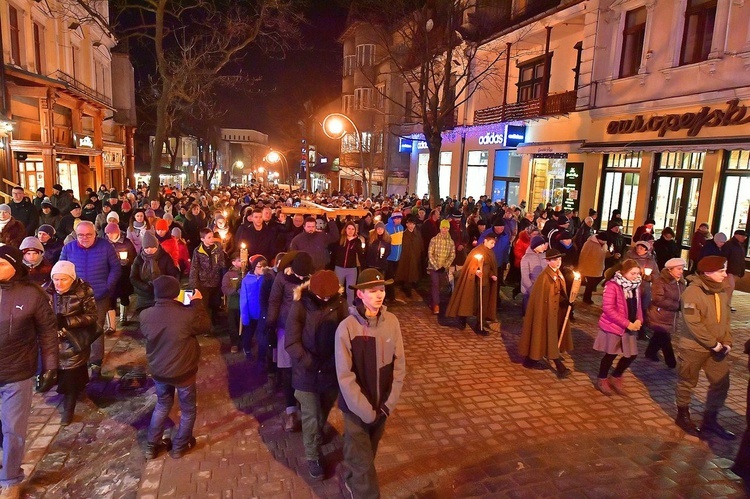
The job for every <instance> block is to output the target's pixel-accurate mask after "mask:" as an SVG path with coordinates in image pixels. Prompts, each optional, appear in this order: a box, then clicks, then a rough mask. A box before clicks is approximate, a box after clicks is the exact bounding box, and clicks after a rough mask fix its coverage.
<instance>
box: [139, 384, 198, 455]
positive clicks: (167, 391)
mask: <svg viewBox="0 0 750 499" xmlns="http://www.w3.org/2000/svg"><path fill="white" fill-rule="evenodd" d="M154 384H155V385H156V397H157V398H156V407H154V413H153V414H152V415H151V424H149V427H148V442H149V443H151V444H156V443H158V442H159V440H161V437H162V434H163V433H164V423H165V422H166V420H167V418H168V417H169V411H171V410H172V406H173V405H174V392H175V389H176V390H177V397H178V400H179V403H180V426H179V428H178V429H177V432H176V433H175V435H174V438H172V448H173V449H183V448H185V447H187V445H188V441H189V440H190V437H192V436H193V425H195V415H196V405H195V402H196V391H195V382H193V383H192V384H190V385H188V386H177V387H176V386H174V385H170V384H169V383H162V382H161V381H156V380H154Z"/></svg>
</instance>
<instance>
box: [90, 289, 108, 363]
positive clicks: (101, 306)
mask: <svg viewBox="0 0 750 499" xmlns="http://www.w3.org/2000/svg"><path fill="white" fill-rule="evenodd" d="M111 303H112V300H111V299H110V298H109V297H107V298H102V299H101V300H96V323H97V324H98V325H99V327H100V328H102V329H104V321H105V320H106V319H107V312H108V311H109V308H110V306H111ZM102 359H104V336H103V335H102V336H99V337H98V338H97V339H96V340H95V341H94V342H93V343H92V344H91V357H90V358H89V365H92V364H96V365H97V366H99V367H101V365H102Z"/></svg>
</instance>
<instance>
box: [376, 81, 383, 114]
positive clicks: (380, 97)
mask: <svg viewBox="0 0 750 499" xmlns="http://www.w3.org/2000/svg"><path fill="white" fill-rule="evenodd" d="M375 91H376V95H375V106H376V107H377V108H378V109H380V110H381V111H383V110H384V109H385V83H378V85H377V87H375Z"/></svg>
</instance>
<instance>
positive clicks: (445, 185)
mask: <svg viewBox="0 0 750 499" xmlns="http://www.w3.org/2000/svg"><path fill="white" fill-rule="evenodd" d="M429 160H430V153H420V154H419V158H418V164H417V186H416V187H417V191H416V192H417V194H418V195H419V196H423V195H425V194H429V193H430V180H429V178H428V175H427V164H428V162H429ZM452 160H453V153H452V152H450V151H441V152H440V163H439V165H438V183H439V185H440V187H439V190H440V197H441V198H445V197H446V196H448V195H450V188H451V161H452Z"/></svg>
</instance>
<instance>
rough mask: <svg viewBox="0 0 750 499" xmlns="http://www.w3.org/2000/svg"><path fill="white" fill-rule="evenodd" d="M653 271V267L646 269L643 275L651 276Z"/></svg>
mask: <svg viewBox="0 0 750 499" xmlns="http://www.w3.org/2000/svg"><path fill="white" fill-rule="evenodd" d="M653 271H654V269H652V268H651V267H646V268H645V269H643V273H644V274H646V275H647V276H648V275H651V272H653Z"/></svg>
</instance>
